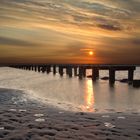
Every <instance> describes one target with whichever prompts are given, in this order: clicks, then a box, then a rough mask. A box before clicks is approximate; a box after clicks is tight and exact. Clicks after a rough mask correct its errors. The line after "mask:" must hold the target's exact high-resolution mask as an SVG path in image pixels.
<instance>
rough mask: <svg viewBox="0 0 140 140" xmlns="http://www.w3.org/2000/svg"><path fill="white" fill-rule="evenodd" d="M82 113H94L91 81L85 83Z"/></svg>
mask: <svg viewBox="0 0 140 140" xmlns="http://www.w3.org/2000/svg"><path fill="white" fill-rule="evenodd" d="M85 86H86V88H85V95H84V106H83V107H82V110H83V111H88V112H94V111H95V110H94V92H93V83H92V80H89V79H88V80H87V81H86V85H85Z"/></svg>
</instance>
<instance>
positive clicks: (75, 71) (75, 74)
mask: <svg viewBox="0 0 140 140" xmlns="http://www.w3.org/2000/svg"><path fill="white" fill-rule="evenodd" d="M74 76H77V67H74Z"/></svg>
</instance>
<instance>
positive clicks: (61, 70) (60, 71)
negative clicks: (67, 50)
mask: <svg viewBox="0 0 140 140" xmlns="http://www.w3.org/2000/svg"><path fill="white" fill-rule="evenodd" d="M59 74H60V76H63V74H64V73H63V67H62V66H59Z"/></svg>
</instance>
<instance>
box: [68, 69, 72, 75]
mask: <svg viewBox="0 0 140 140" xmlns="http://www.w3.org/2000/svg"><path fill="white" fill-rule="evenodd" d="M68 72H69V77H72V67H71V66H69V67H68Z"/></svg>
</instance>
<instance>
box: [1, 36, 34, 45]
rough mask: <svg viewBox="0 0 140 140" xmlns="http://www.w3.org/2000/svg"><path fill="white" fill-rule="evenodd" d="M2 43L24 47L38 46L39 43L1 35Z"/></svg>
mask: <svg viewBox="0 0 140 140" xmlns="http://www.w3.org/2000/svg"><path fill="white" fill-rule="evenodd" d="M0 45H9V46H22V47H34V46H37V44H35V43H32V42H28V41H24V40H19V39H13V38H7V37H0Z"/></svg>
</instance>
